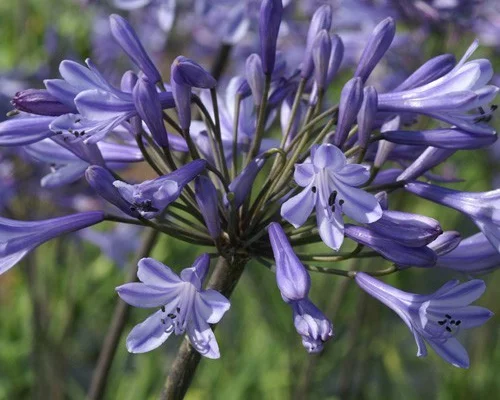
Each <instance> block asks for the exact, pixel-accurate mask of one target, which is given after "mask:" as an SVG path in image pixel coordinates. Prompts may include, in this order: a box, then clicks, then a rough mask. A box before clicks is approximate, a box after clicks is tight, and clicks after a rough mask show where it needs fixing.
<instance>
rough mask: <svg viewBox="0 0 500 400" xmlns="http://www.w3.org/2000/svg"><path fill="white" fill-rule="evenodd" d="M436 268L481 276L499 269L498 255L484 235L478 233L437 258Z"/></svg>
mask: <svg viewBox="0 0 500 400" xmlns="http://www.w3.org/2000/svg"><path fill="white" fill-rule="evenodd" d="M436 266H437V267H442V268H448V269H452V270H454V271H460V272H465V273H467V274H481V273H485V272H490V271H493V270H495V269H497V268H499V267H500V254H499V253H498V250H497V249H496V248H495V247H493V245H492V244H491V243H490V241H489V240H488V238H487V237H486V236H485V235H484V233H482V232H479V233H476V234H475V235H472V236H469V237H468V238H466V239H464V240H462V241H461V242H460V244H458V246H457V247H455V249H453V250H452V251H450V252H448V253H446V254H444V255H442V256H440V257H438V260H437V263H436Z"/></svg>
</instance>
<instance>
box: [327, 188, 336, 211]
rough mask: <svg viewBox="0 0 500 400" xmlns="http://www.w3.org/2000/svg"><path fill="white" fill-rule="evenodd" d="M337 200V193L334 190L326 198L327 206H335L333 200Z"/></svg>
mask: <svg viewBox="0 0 500 400" xmlns="http://www.w3.org/2000/svg"><path fill="white" fill-rule="evenodd" d="M336 198H337V191H336V190H334V191H333V192H332V193H330V197H328V205H329V206H330V207H331V206H333V205H334V204H335V199H336Z"/></svg>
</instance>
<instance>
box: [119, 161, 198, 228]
mask: <svg viewBox="0 0 500 400" xmlns="http://www.w3.org/2000/svg"><path fill="white" fill-rule="evenodd" d="M205 166H206V161H205V160H195V161H191V162H190V163H188V164H186V165H183V166H182V167H180V168H179V169H177V170H175V171H173V172H171V173H169V174H167V175H163V176H160V177H159V178H156V179H152V180H147V181H144V182H142V183H139V184H136V185H131V184H129V183H125V182H122V181H114V182H113V186H114V187H116V188H117V189H118V191H119V192H120V194H121V196H122V198H123V199H124V200H125V201H127V202H128V203H129V204H130V210H132V211H133V212H135V211H138V212H139V213H140V214H141V215H142V216H143V217H144V218H146V219H151V218H155V217H157V216H158V215H159V214H160V213H161V212H162V211H163V210H164V209H165V208H166V207H168V205H169V204H170V203H172V202H174V201H175V200H177V198H178V197H179V196H180V194H181V191H182V189H184V186H186V185H187V184H188V183H189V182H191V181H192V180H193V179H194V178H196V177H197V176H198V175H199V174H201V173H202V172H203V171H204V170H205Z"/></svg>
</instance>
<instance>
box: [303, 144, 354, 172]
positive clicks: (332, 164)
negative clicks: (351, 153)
mask: <svg viewBox="0 0 500 400" xmlns="http://www.w3.org/2000/svg"><path fill="white" fill-rule="evenodd" d="M311 158H312V163H313V165H314V166H315V167H316V168H317V169H323V168H328V169H330V170H332V171H335V170H338V169H340V168H342V167H343V166H344V165H345V163H346V158H345V156H344V153H342V150H340V149H339V148H338V147H336V146H334V145H332V144H324V145H321V146H319V147H318V148H317V149H316V151H315V152H314V154H312V153H311Z"/></svg>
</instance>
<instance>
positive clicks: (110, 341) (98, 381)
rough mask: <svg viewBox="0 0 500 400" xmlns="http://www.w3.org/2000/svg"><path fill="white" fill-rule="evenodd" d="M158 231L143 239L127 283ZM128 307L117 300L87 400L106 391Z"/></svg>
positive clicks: (153, 243) (95, 399)
mask: <svg viewBox="0 0 500 400" xmlns="http://www.w3.org/2000/svg"><path fill="white" fill-rule="evenodd" d="M159 233H160V232H159V231H157V230H151V231H149V232H148V233H147V234H146V236H145V237H144V241H143V242H142V246H141V248H140V249H139V252H138V256H137V258H136V259H135V260H134V262H133V264H131V265H130V266H129V269H128V271H129V272H128V276H127V281H128V282H132V281H135V280H136V274H137V263H138V262H139V260H140V259H141V258H143V257H147V256H148V255H149V253H151V251H152V250H153V247H154V245H155V244H156V241H157V239H158V237H159ZM129 309H130V306H129V305H128V304H127V303H125V302H124V301H123V300H118V302H117V303H116V307H115V310H114V312H113V317H112V320H111V324H110V326H109V329H108V332H107V333H106V338H105V339H104V343H103V345H102V348H101V352H100V353H99V359H98V360H97V366H96V368H95V371H94V374H93V375H92V381H91V383H90V389H89V392H88V394H87V400H100V399H102V398H103V396H104V391H105V390H106V384H107V382H108V375H109V371H110V369H111V363H112V362H113V358H114V357H115V354H116V349H117V347H118V342H119V341H120V337H121V335H122V332H123V328H124V327H125V323H126V322H127V316H128V313H129Z"/></svg>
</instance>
